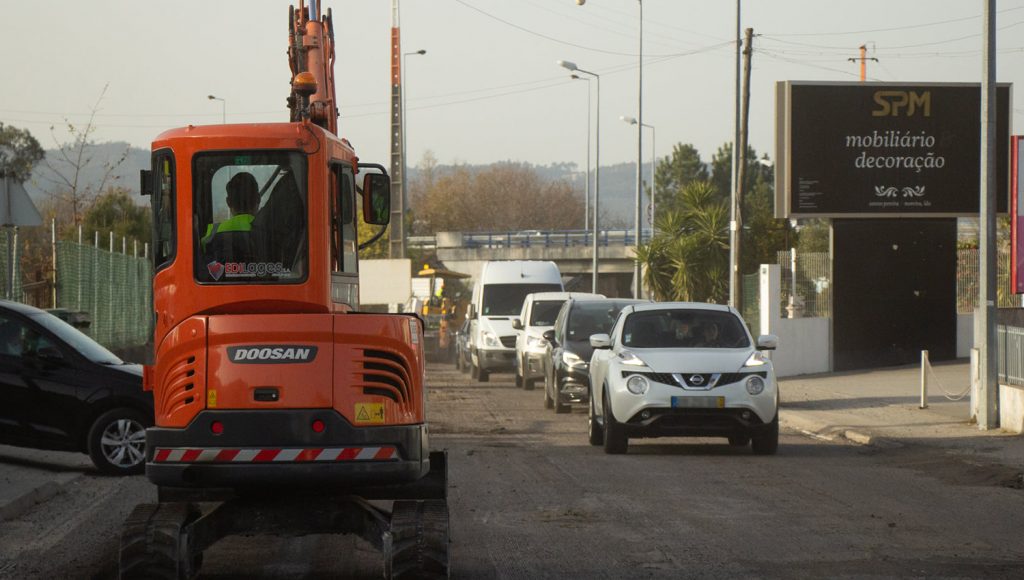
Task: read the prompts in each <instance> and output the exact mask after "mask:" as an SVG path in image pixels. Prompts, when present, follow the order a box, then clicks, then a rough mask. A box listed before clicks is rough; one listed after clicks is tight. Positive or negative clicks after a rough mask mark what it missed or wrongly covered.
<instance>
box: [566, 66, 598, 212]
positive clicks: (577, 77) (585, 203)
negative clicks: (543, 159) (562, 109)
mask: <svg viewBox="0 0 1024 580" xmlns="http://www.w3.org/2000/svg"><path fill="white" fill-rule="evenodd" d="M570 78H572V80H574V81H587V170H586V176H587V185H586V193H585V196H586V197H584V198H583V229H584V230H586V229H587V228H588V227H589V226H590V119H591V118H592V117H593V115H592V114H591V112H590V79H589V78H584V77H581V76H580V75H571V77H570Z"/></svg>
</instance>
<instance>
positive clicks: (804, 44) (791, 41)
mask: <svg viewBox="0 0 1024 580" xmlns="http://www.w3.org/2000/svg"><path fill="white" fill-rule="evenodd" d="M1021 24H1024V20H1018V21H1017V22H1013V23H1011V24H1007V25H1006V26H1002V27H1000V28H999V30H1006V29H1008V28H1013V27H1014V26H1019V25H1021ZM979 36H981V33H975V34H967V35H964V36H958V37H956V38H947V39H944V40H936V41H933V42H922V43H918V44H903V45H898V46H890V47H888V49H889V50H896V49H903V48H920V47H922V46H936V45H939V44H949V43H953V42H960V41H961V40H967V39H970V38H977V37H979ZM763 37H764V38H766V39H768V40H773V41H775V42H781V43H783V44H789V45H793V46H807V47H810V48H823V49H834V50H844V49H845V50H849V49H850V47H848V46H835V45H823V44H813V43H807V42H797V41H794V40H784V39H782V38H779V37H778V35H774V34H773V35H767V34H766V35H763Z"/></svg>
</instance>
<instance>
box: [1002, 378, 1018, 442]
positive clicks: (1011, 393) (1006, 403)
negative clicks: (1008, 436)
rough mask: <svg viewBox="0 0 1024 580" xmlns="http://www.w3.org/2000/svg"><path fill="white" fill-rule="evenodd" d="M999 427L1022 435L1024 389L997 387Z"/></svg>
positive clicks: (1008, 386)
mask: <svg viewBox="0 0 1024 580" xmlns="http://www.w3.org/2000/svg"><path fill="white" fill-rule="evenodd" d="M999 427H1000V428H1001V429H1003V430H1004V431H1009V432H1011V433H1024V388H1022V387H1018V386H1012V385H999Z"/></svg>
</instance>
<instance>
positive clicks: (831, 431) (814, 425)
mask: <svg viewBox="0 0 1024 580" xmlns="http://www.w3.org/2000/svg"><path fill="white" fill-rule="evenodd" d="M779 426H780V427H784V428H787V429H791V430H794V431H798V432H800V433H802V434H804V435H806V436H808V437H811V438H813V439H821V440H824V441H837V440H846V441H849V442H850V443H854V444H857V445H864V446H871V447H887V448H891V447H902V446H903V444H902V443H900V442H899V441H897V440H895V439H890V438H887V437H880V436H878V435H874V434H872V433H871V432H870V431H865V430H858V429H847V428H845V427H839V426H836V425H831V424H828V423H826V422H824V421H821V420H818V419H815V418H813V417H810V416H808V415H806V414H803V413H800V412H799V411H791V410H787V409H785V407H783V409H782V412H781V413H780V414H779Z"/></svg>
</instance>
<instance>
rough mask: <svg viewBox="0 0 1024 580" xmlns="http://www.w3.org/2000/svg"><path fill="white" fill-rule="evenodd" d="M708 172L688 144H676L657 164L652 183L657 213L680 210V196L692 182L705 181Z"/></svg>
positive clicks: (692, 147)
mask: <svg viewBox="0 0 1024 580" xmlns="http://www.w3.org/2000/svg"><path fill="white" fill-rule="evenodd" d="M707 179H708V170H707V167H706V166H705V165H704V162H703V161H701V160H700V153H699V152H698V151H697V149H696V148H695V147H694V146H693V145H690V144H685V145H684V144H682V143H677V144H675V145H674V146H673V147H672V154H671V155H669V156H668V157H665V158H664V159H661V160H659V161H658V163H657V170H656V171H655V175H654V182H655V184H656V185H657V187H656V189H655V191H657V193H658V196H657V199H655V206H656V208H657V211H658V213H662V212H668V211H672V210H676V209H680V207H681V205H680V195H681V192H682V191H683V189H685V188H686V186H687V185H688V184H689V183H690V182H692V181H707Z"/></svg>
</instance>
